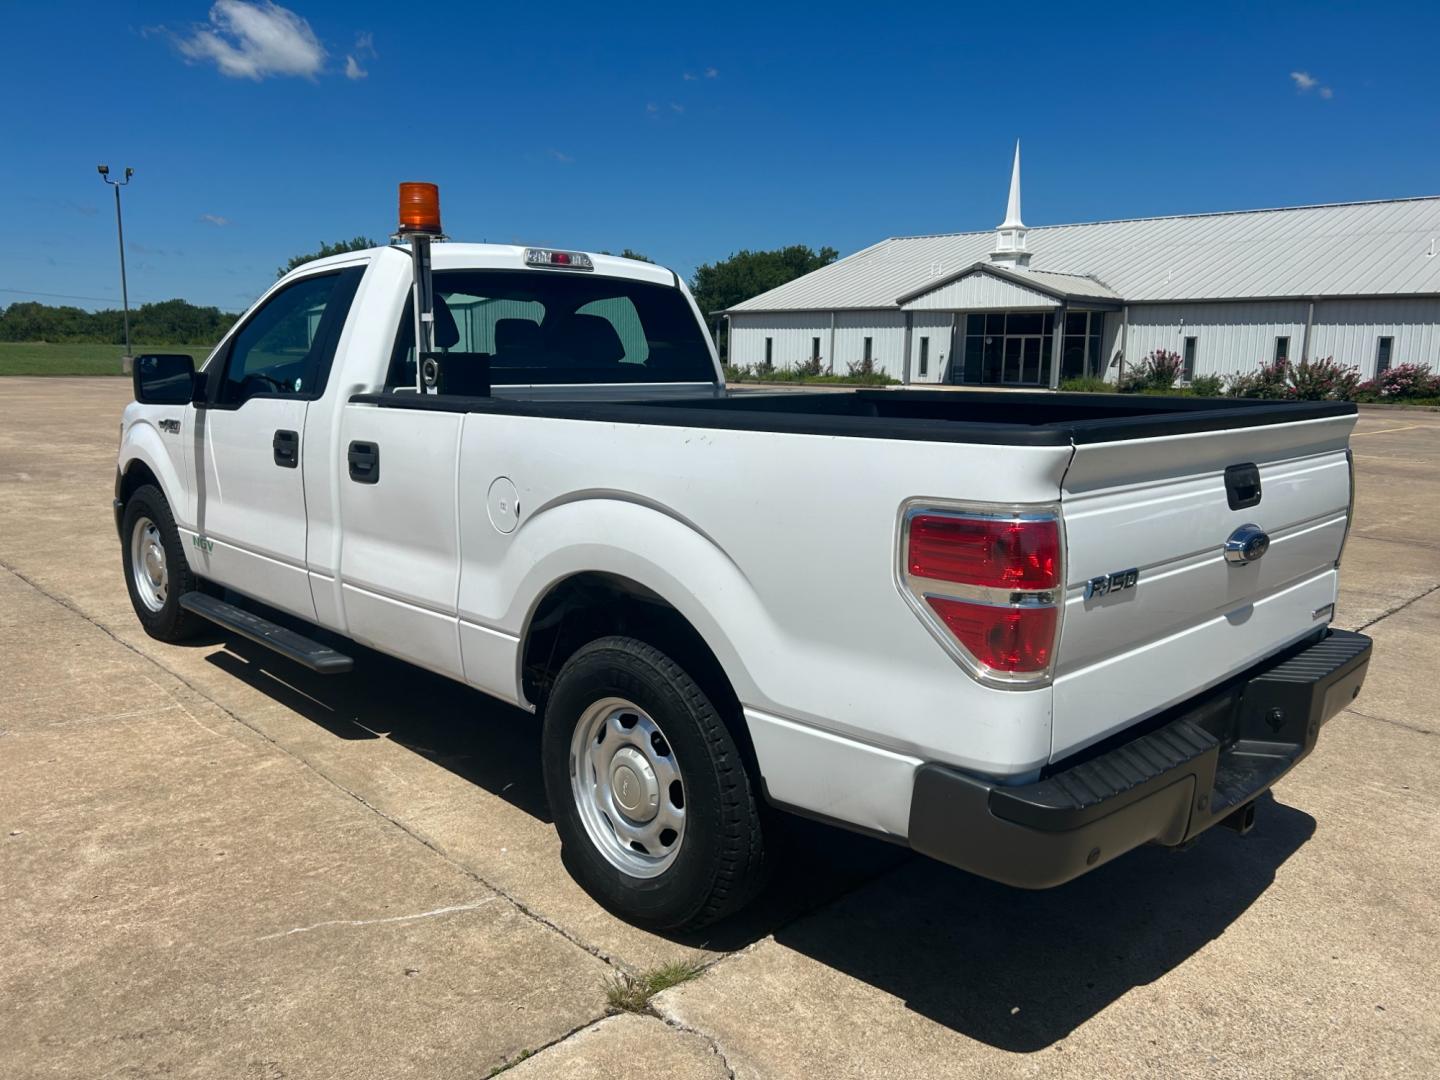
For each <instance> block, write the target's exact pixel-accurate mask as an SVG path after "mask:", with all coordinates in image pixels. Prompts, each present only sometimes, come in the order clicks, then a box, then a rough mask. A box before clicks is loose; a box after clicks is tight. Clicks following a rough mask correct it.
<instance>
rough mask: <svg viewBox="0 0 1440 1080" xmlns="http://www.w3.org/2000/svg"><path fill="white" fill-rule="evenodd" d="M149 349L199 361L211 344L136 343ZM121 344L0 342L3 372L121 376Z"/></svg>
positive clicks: (141, 351) (138, 352) (137, 350)
mask: <svg viewBox="0 0 1440 1080" xmlns="http://www.w3.org/2000/svg"><path fill="white" fill-rule="evenodd" d="M133 348H134V350H135V353H136V355H137V356H138V355H142V354H144V353H147V352H156V353H189V354H190V355H191V356H193V357H194V358H195V362H196V363H197V364H198V363H199V362H200V361H201V360H203V359H205V357H206V355H207V354H208V353H209V352H210V349H211V346H209V345H135V346H134V347H133ZM124 355H125V348H124V346H121V345H50V344H47V343H45V342H40V341H36V342H29V341H25V342H16V341H0V375H119V374H120V358H121V357H122V356H124Z"/></svg>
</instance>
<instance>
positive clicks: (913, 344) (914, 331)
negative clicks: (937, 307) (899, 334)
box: [910, 311, 951, 383]
mask: <svg viewBox="0 0 1440 1080" xmlns="http://www.w3.org/2000/svg"><path fill="white" fill-rule="evenodd" d="M913 318H914V320H915V322H914V325H913V326H912V327H911V330H910V381H911V382H914V383H942V382H944V381H945V369H946V368H947V367H949V365H950V320H951V315H950V313H949V312H948V311H947V312H936V313H931V312H926V311H917V312H916V313H915V314H914V316H913ZM921 338H929V339H930V370H929V371H928V372H927V373H926V374H924V375H921V374H920V339H921Z"/></svg>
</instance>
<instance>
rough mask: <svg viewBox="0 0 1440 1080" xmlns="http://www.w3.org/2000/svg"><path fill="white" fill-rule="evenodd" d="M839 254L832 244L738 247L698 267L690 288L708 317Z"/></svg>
mask: <svg viewBox="0 0 1440 1080" xmlns="http://www.w3.org/2000/svg"><path fill="white" fill-rule="evenodd" d="M839 254H840V253H839V252H838V251H836V250H835V249H834V248H832V247H822V248H821V249H820V250H819V251H814V250H812V249H811V248H810V247H808V246H807V245H805V244H792V245H791V246H790V247H785V248H777V249H776V250H774V251H749V250H745V251H737V252H736V253H735V254H733V255H731V256H730V257H729V258H728V259H721V260H719V261H718V262H714V263H706V264H705V265H704V266H701V267H699V268H698V269H696V271H695V277H694V278H693V279H692V280H691V282H690V291H691V292H693V293H694V294H695V303H697V304H698V305H699V306H700V311H701V313H702V314H704V315H705V317H706V318H707V319H708V318H709V317H710V315H712V314H713V313H714V312H717V311H723V310H724V309H726V308H729V307H734V306H735V305H736V304H738V303H740V302H741V301H742V300H749V299H750V298H751V297H752V296H759V295H760V294H761V293H763V292H768V291H770V290H771V289H775V288H779V287H780V286H781V285H784V284H785V283H786V282H787V281H794V280H795V279H796V278H798V277H803V276H804V275H805V274H808V273H810V272H811V271H812V270H819V269H820V268H821V267H822V266H828V265H830V263H832V262H834V261H835V259H836V257H837V256H838V255H839Z"/></svg>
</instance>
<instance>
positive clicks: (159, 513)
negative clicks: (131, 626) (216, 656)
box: [120, 484, 206, 641]
mask: <svg viewBox="0 0 1440 1080" xmlns="http://www.w3.org/2000/svg"><path fill="white" fill-rule="evenodd" d="M120 521H121V524H120V536H121V542H120V553H121V554H120V557H121V561H122V562H123V563H124V567H125V588H126V589H127V590H128V591H129V593H130V605H131V606H132V607H133V608H134V609H135V617H136V618H138V619H139V620H140V625H141V626H143V627H144V628H145V632H146V633H147V634H149V635H150V636H151V637H153V638H155V639H156V640H158V641H186V640H188V639H190V638H192V637H195V636H196V635H197V634H198V633H200V632H201V631H202V630H204V629H205V628H206V623H205V620H203V619H201V618H200V617H199V616H197V615H193V614H191V613H190V612H188V611H186V610H185V609H184V608H182V607H181V606H180V597H181V596H182V595H183V594H184V593H187V592H190V591H192V590H194V589H198V588H199V587H200V579H198V578H197V577H196V576H195V575H194V574H193V573H192V572H191V570H190V564H189V563H188V562H187V561H186V560H185V549H184V548H183V547H182V546H181V544H180V531H179V530H178V529H176V528H175V518H174V517H173V516H172V515H171V513H170V504H169V503H167V502H166V501H165V496H164V495H163V494H162V493H161V491H160V489H159V488H157V487H156V486H155V485H153V484H146V485H145V486H144V487H141V488H138V489H136V491H135V492H134V494H132V495H131V496H130V498H129V499H128V500H127V501H126V503H125V513H124V514H123V515H122V516H121V519H120ZM137 558H138V560H139V562H138V565H137ZM137 570H138V572H137Z"/></svg>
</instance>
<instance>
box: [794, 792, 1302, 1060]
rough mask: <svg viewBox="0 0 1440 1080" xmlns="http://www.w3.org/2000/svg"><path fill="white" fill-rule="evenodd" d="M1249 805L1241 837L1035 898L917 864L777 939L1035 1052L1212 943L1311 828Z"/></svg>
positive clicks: (926, 1009)
mask: <svg viewBox="0 0 1440 1080" xmlns="http://www.w3.org/2000/svg"><path fill="white" fill-rule="evenodd" d="M1258 809H1259V813H1258V814H1257V824H1256V828H1255V831H1254V832H1253V833H1251V834H1250V835H1249V836H1246V837H1240V836H1237V835H1236V834H1234V833H1232V832H1230V831H1229V830H1226V829H1212V830H1211V831H1210V832H1209V833H1207V834H1206V835H1205V836H1204V837H1203V838H1202V839H1201V840H1200V841H1199V842H1198V843H1197V844H1195V845H1194V846H1193V847H1192V848H1190V849H1189V850H1186V851H1183V852H1175V851H1171V850H1167V849H1164V848H1142V849H1140V850H1138V851H1135V852H1132V853H1130V854H1129V855H1126V856H1122V857H1121V858H1120V859H1118V860H1116V861H1115V862H1113V863H1110V864H1108V865H1107V866H1104V867H1101V868H1100V869H1098V870H1096V871H1094V872H1092V873H1090V874H1087V875H1086V876H1084V877H1082V878H1079V879H1078V880H1076V881H1073V882H1070V883H1069V884H1068V885H1063V886H1061V887H1059V888H1057V889H1050V890H1047V891H1044V892H1026V891H1024V890H1019V889H1012V888H1009V887H1007V886H1004V885H997V884H995V883H994V882H990V881H985V880H983V879H981V878H977V877H974V876H972V875H970V874H966V873H964V872H962V871H959V870H954V869H952V868H950V867H947V866H942V865H940V864H939V863H936V862H932V861H930V860H928V859H915V860H914V861H912V862H911V863H910V864H908V865H907V866H905V867H904V868H903V869H901V870H900V871H899V872H897V873H894V874H891V875H888V876H887V877H886V878H884V879H883V880H881V881H878V882H876V883H875V884H874V885H872V886H870V887H868V888H866V889H864V890H862V891H861V892H860V893H857V894H854V895H852V896H848V897H845V898H844V899H842V900H841V901H839V902H838V903H837V904H835V905H833V906H832V907H830V908H829V909H827V910H826V911H825V912H823V913H821V914H820V915H818V916H816V917H813V918H809V919H804V920H800V921H798V922H795V923H793V924H791V925H789V926H785V927H781V928H779V929H777V930H776V931H775V940H776V941H778V942H779V943H780V944H782V945H784V946H786V947H787V948H790V949H794V950H795V951H796V952H799V953H802V954H804V955H806V956H809V957H811V958H812V959H814V960H816V961H818V962H820V963H823V964H825V965H827V966H828V967H831V968H834V969H836V970H839V971H843V972H844V973H846V974H847V975H850V976H851V977H853V978H855V979H858V980H860V981H861V982H865V983H868V984H870V985H871V986H874V987H876V988H877V989H880V990H883V991H885V992H886V993H888V994H893V995H894V996H896V997H897V998H900V999H901V1000H903V1001H904V1002H905V1004H906V1006H907V1007H908V1008H910V1009H912V1010H914V1011H916V1012H918V1013H920V1014H921V1015H923V1016H926V1017H928V1018H929V1019H931V1020H933V1021H935V1022H936V1023H939V1024H943V1025H944V1026H945V1027H947V1028H950V1029H951V1030H953V1031H956V1032H959V1033H960V1034H963V1035H966V1036H968V1037H969V1038H972V1039H976V1040H978V1041H980V1042H983V1043H987V1044H988V1045H990V1046H994V1047H996V1048H998V1049H1002V1050H1009V1051H1015V1052H1020V1053H1031V1052H1034V1051H1037V1050H1043V1049H1045V1048H1047V1047H1050V1046H1053V1045H1054V1044H1056V1043H1057V1042H1059V1041H1061V1040H1062V1039H1064V1038H1065V1037H1067V1036H1068V1035H1070V1034H1071V1033H1072V1032H1073V1031H1075V1029H1076V1028H1078V1027H1080V1026H1081V1025H1082V1024H1083V1023H1085V1022H1086V1021H1088V1020H1090V1019H1091V1018H1092V1017H1094V1016H1096V1015H1097V1014H1099V1013H1100V1012H1102V1011H1103V1010H1104V1009H1105V1008H1106V1007H1107V1006H1109V1005H1110V1004H1111V1003H1112V1002H1114V1001H1116V1000H1117V999H1119V998H1120V997H1121V996H1123V995H1125V994H1127V993H1129V992H1130V991H1131V990H1134V989H1135V988H1137V987H1143V986H1147V985H1149V984H1150V983H1153V982H1155V981H1156V980H1157V979H1159V978H1161V977H1162V976H1164V975H1165V974H1166V973H1167V972H1169V971H1171V970H1173V969H1174V968H1176V967H1178V966H1179V965H1181V964H1182V963H1184V962H1185V961H1186V960H1188V959H1189V958H1191V957H1192V956H1194V955H1195V954H1196V953H1198V952H1199V951H1200V950H1201V949H1203V948H1204V947H1205V945H1206V944H1208V943H1209V942H1211V941H1213V940H1214V939H1216V938H1218V937H1219V936H1220V935H1221V934H1222V933H1224V931H1225V930H1226V929H1227V928H1228V927H1229V926H1230V925H1231V924H1232V923H1233V922H1234V921H1235V920H1236V919H1237V918H1239V917H1240V916H1241V915H1242V914H1243V913H1244V912H1245V910H1246V909H1247V908H1249V907H1250V905H1251V904H1253V903H1254V902H1255V901H1256V900H1257V899H1258V898H1259V897H1260V896H1261V894H1262V893H1264V891H1265V890H1266V889H1267V888H1268V887H1269V886H1270V884H1271V883H1272V882H1273V881H1274V879H1275V872H1276V870H1277V869H1278V868H1279V867H1280V866H1281V865H1282V864H1283V863H1284V862H1285V861H1286V860H1287V859H1289V858H1290V856H1291V855H1293V854H1294V853H1295V852H1296V851H1297V850H1298V849H1299V848H1300V847H1301V845H1303V844H1304V843H1305V842H1306V840H1308V839H1309V837H1310V836H1311V834H1312V833H1313V832H1314V831H1315V821H1314V819H1313V818H1311V817H1310V816H1309V815H1308V814H1306V813H1304V812H1303V811H1300V810H1296V809H1294V808H1293V807H1288V806H1284V805H1282V804H1280V803H1277V802H1275V800H1274V799H1273V798H1271V797H1269V796H1268V795H1267V796H1265V797H1264V799H1263V800H1262V803H1261V805H1260V807H1259V808H1258ZM1216 992H1217V993H1222V992H1223V993H1237V992H1238V993H1243V987H1242V988H1241V989H1239V990H1237V989H1236V988H1235V987H1234V986H1233V985H1232V986H1231V987H1230V988H1229V989H1227V990H1221V989H1220V988H1219V987H1217V989H1216Z"/></svg>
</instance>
